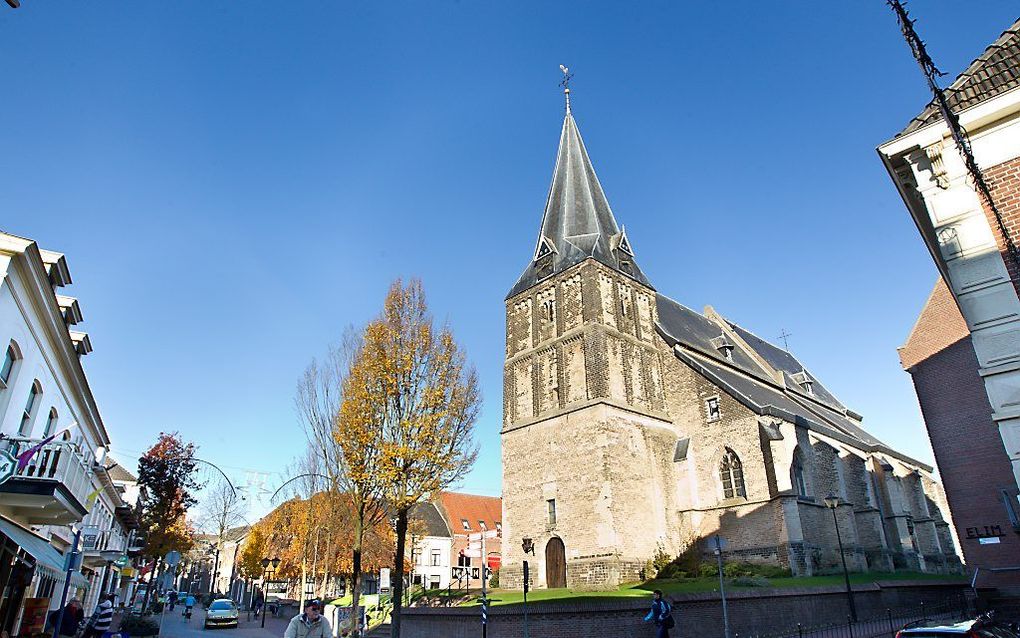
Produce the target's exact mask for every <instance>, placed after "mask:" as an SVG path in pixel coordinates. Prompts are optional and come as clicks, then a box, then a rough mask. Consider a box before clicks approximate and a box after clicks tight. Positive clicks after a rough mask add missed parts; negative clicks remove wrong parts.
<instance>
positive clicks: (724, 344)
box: [712, 334, 735, 361]
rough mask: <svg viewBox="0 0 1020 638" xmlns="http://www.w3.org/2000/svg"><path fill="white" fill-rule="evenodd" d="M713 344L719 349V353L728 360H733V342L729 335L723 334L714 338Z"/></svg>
mask: <svg viewBox="0 0 1020 638" xmlns="http://www.w3.org/2000/svg"><path fill="white" fill-rule="evenodd" d="M712 345H713V346H715V349H716V350H718V351H719V354H721V355H722V356H723V358H724V359H726V360H727V361H733V348H734V347H735V346H734V345H733V342H732V341H730V339H729V337H727V336H726V335H725V334H721V335H719V336H718V337H715V338H714V339H712Z"/></svg>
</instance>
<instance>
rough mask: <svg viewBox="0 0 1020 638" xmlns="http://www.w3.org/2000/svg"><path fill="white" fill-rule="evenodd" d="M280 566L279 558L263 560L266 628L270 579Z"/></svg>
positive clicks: (263, 617)
mask: <svg viewBox="0 0 1020 638" xmlns="http://www.w3.org/2000/svg"><path fill="white" fill-rule="evenodd" d="M270 565H272V567H270ZM279 566H280V559H279V558H263V559H262V627H265V626H266V610H267V609H269V578H270V576H272V575H273V572H275V571H276V568H277V567H279Z"/></svg>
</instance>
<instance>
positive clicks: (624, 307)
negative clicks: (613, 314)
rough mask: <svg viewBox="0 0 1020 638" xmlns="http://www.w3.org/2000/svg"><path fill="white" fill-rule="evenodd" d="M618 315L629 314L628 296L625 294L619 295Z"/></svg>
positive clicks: (627, 315) (625, 315)
mask: <svg viewBox="0 0 1020 638" xmlns="http://www.w3.org/2000/svg"><path fill="white" fill-rule="evenodd" d="M620 316H621V317H629V316H630V296H629V295H626V294H621V295H620Z"/></svg>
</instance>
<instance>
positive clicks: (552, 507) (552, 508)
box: [546, 498, 556, 525]
mask: <svg viewBox="0 0 1020 638" xmlns="http://www.w3.org/2000/svg"><path fill="white" fill-rule="evenodd" d="M546 505H547V506H548V507H549V524H550V525H555V524H556V499H554V498H551V499H549V500H547V501H546Z"/></svg>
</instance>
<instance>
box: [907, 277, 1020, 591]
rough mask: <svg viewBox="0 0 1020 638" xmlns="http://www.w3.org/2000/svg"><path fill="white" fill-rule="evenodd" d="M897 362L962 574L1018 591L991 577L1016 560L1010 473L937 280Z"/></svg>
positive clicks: (1007, 580) (1011, 577)
mask: <svg viewBox="0 0 1020 638" xmlns="http://www.w3.org/2000/svg"><path fill="white" fill-rule="evenodd" d="M900 360H901V362H902V363H903V367H904V369H905V370H907V372H909V373H910V376H911V377H912V378H913V380H914V387H915V388H916V390H917V398H918V402H919V403H920V405H921V412H922V414H923V415H924V422H925V426H926V427H927V429H928V436H929V437H930V438H931V444H932V449H933V450H934V452H935V460H936V462H937V463H938V467H939V473H940V475H941V477H942V481H943V483H944V485H945V491H946V498H947V499H948V502H949V507H950V509H951V511H952V512H953V522H954V524H955V526H956V536H957V538H958V539H959V541H960V549H961V550H962V551H963V556H964V560H965V561H966V563H967V566H968V567H969V568H970V569H971V570H973V569H975V568H981V570H982V571H983V573H979V582H980V584H982V585H1000V584H1020V571H997V570H999V569H1001V568H1002V567H1008V566H1010V565H1014V564H1016V563H1017V562H1018V560H1017V557H1020V534H1017V533H1015V530H1016V528H1017V525H1018V523H1020V519H1018V517H1017V513H1016V510H1015V509H1013V508H1012V499H1013V472H1012V469H1011V468H1010V463H1009V457H1008V456H1007V455H1006V450H1005V448H1003V446H1002V438H1001V437H1000V436H999V432H998V428H996V426H995V421H994V420H992V407H991V406H990V405H989V404H988V395H987V394H985V386H984V384H983V383H982V382H981V377H980V375H978V361H977V356H976V355H975V354H974V346H973V345H972V344H971V339H970V331H969V330H967V324H966V322H965V321H964V320H963V316H961V315H960V310H959V308H957V306H956V301H955V300H954V299H953V296H952V294H951V293H950V292H949V288H948V287H947V286H946V284H945V282H943V281H942V280H941V279H939V281H938V282H937V283H936V285H935V289H934V290H932V293H931V296H930V297H929V298H928V301H927V303H926V304H925V306H924V310H922V311H921V316H920V317H919V318H918V320H917V324H916V325H915V326H914V329H913V331H911V334H910V338H909V339H908V340H907V343H906V344H905V345H904V346H903V347H902V348H900ZM947 388H952V391H951V392H949V391H947Z"/></svg>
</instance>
